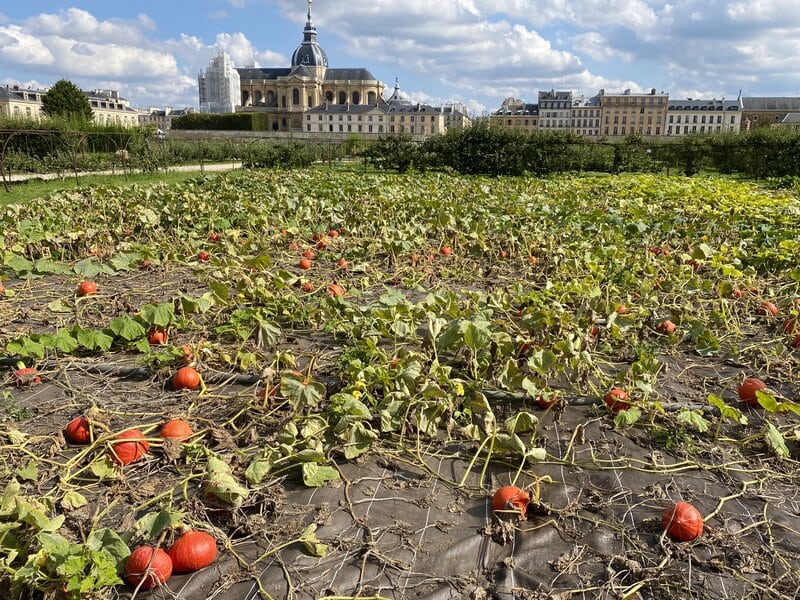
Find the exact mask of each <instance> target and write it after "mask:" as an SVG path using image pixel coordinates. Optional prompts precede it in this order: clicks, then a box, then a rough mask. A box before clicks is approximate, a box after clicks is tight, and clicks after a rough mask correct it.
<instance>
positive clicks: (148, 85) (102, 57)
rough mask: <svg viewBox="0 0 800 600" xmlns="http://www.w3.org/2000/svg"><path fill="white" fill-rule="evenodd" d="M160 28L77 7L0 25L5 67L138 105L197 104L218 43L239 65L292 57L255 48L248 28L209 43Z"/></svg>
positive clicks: (142, 18) (0, 60)
mask: <svg viewBox="0 0 800 600" xmlns="http://www.w3.org/2000/svg"><path fill="white" fill-rule="evenodd" d="M156 31H157V28H156V25H155V23H154V21H153V19H151V18H150V17H149V16H148V15H146V14H139V15H137V16H136V17H135V18H134V19H130V20H127V21H126V20H121V19H109V20H100V19H98V18H97V17H95V16H94V15H92V14H91V13H90V12H88V11H86V10H83V9H78V8H69V9H65V10H62V11H59V12H55V13H41V14H38V15H35V16H32V17H29V18H27V19H25V20H23V21H21V22H20V23H19V24H9V25H0V70H6V71H9V70H12V69H13V68H19V67H20V66H22V67H23V68H24V69H25V70H27V71H29V72H36V73H37V75H38V76H40V77H43V78H44V77H46V76H50V77H51V78H52V80H53V81H55V80H56V79H60V78H62V77H67V78H70V79H72V80H73V81H75V82H76V83H78V84H79V85H82V86H83V87H87V88H109V89H118V90H119V91H120V92H121V93H122V94H123V95H125V96H126V97H129V98H131V99H133V100H134V102H135V103H136V104H139V103H141V104H163V103H169V104H173V105H196V104H197V73H198V72H199V71H200V70H201V69H204V68H205V67H206V66H207V65H208V61H209V59H210V58H211V56H212V55H213V54H214V53H215V52H216V51H217V50H218V49H219V48H224V49H226V50H228V51H229V52H230V53H231V54H232V56H233V58H234V60H235V62H236V63H237V64H238V65H243V64H244V63H245V62H246V61H251V60H256V61H258V62H260V63H263V64H281V65H285V64H286V63H287V62H288V59H287V58H286V57H285V56H283V55H282V54H280V53H276V52H271V51H269V50H260V49H257V48H256V47H255V46H254V45H253V44H252V43H251V42H250V41H249V40H248V39H247V37H246V36H245V35H244V34H243V33H223V34H219V35H218V36H217V38H216V39H215V40H213V41H212V42H211V43H207V42H206V41H204V40H202V39H200V38H198V37H196V36H192V35H187V34H182V35H180V36H179V37H178V38H176V39H167V40H159V39H156V38H155V37H154V32H156ZM51 83H52V82H51Z"/></svg>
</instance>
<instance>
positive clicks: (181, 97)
mask: <svg viewBox="0 0 800 600" xmlns="http://www.w3.org/2000/svg"><path fill="white" fill-rule="evenodd" d="M306 7H307V4H306V1H305V0H218V1H216V2H212V1H210V0H194V1H192V2H183V1H180V0H174V1H172V2H155V1H153V0H137V1H136V2H108V1H105V2H97V1H94V2H88V1H75V2H72V3H67V4H65V3H63V2H51V1H47V0H45V1H35V2H22V1H20V0H0V82H2V83H4V84H23V85H31V86H34V87H44V86H48V85H51V84H52V83H53V82H55V81H56V80H57V79H60V78H62V77H63V78H68V79H71V80H72V81H74V82H75V83H76V84H78V85H80V86H81V87H83V88H85V89H92V88H112V89H118V90H120V92H122V94H123V95H124V96H125V97H127V98H129V99H130V100H131V101H132V103H133V105H134V106H150V105H156V106H164V105H170V106H176V107H181V106H192V105H196V104H197V102H198V99H197V87H196V85H197V84H196V77H197V72H198V71H199V70H200V69H201V68H204V67H205V66H206V64H207V63H208V60H209V58H210V57H211V56H212V54H213V53H214V52H215V50H216V49H217V48H220V47H221V48H224V49H226V50H227V51H228V52H229V53H230V54H231V55H232V56H233V58H234V60H235V61H236V63H237V65H243V63H244V61H247V60H256V61H258V63H259V64H260V65H261V66H288V64H289V60H290V57H291V54H292V52H293V50H294V48H295V47H296V46H297V44H298V43H299V42H300V40H301V38H302V29H303V24H304V22H305V13H306ZM798 8H799V7H798V0H702V1H701V0H670V1H669V2H667V1H665V0H439V1H438V2H437V1H432V0H403V1H398V0H348V1H347V2H343V1H342V0H337V1H334V0H316V1H315V2H314V3H313V15H314V22H315V24H316V25H317V29H318V33H319V41H320V43H321V45H322V47H323V48H324V49H325V51H326V53H327V54H328V58H329V62H330V65H331V66H333V67H367V68H369V69H370V71H372V73H373V74H374V75H375V76H376V77H377V78H378V79H380V80H382V81H384V82H385V83H386V84H387V95H388V94H389V93H391V88H392V87H393V85H394V80H395V77H398V78H399V79H400V85H401V87H402V89H403V91H404V92H405V93H406V94H407V95H409V96H410V97H411V98H412V99H414V100H420V101H427V102H431V103H440V102H451V101H456V102H462V103H464V104H466V105H467V106H468V107H469V108H470V110H471V112H473V113H480V112H482V111H483V110H493V109H495V108H497V107H498V106H499V105H500V103H501V102H502V101H503V99H504V98H506V97H507V96H514V97H517V98H520V99H523V100H526V101H536V97H537V93H538V91H539V90H542V89H544V90H549V89H553V88H555V89H561V90H572V91H574V92H575V93H577V94H581V93H582V94H586V95H593V94H595V93H597V91H598V90H599V89H600V88H605V89H606V90H607V91H620V90H623V89H626V88H630V89H631V90H633V91H644V90H648V89H650V88H651V87H654V88H657V89H658V90H664V91H667V92H669V94H670V96H671V97H673V98H685V97H687V96H688V97H693V98H712V97H713V98H721V97H727V98H732V97H735V96H736V95H737V93H738V92H739V90H742V92H743V94H744V95H753V96H756V95H762V96H764V95H776V96H800V69H798V68H797V57H798V56H800V10H798Z"/></svg>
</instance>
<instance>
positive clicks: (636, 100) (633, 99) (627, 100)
mask: <svg viewBox="0 0 800 600" xmlns="http://www.w3.org/2000/svg"><path fill="white" fill-rule="evenodd" d="M605 100H606V101H607V102H608V104H613V105H615V106H620V105H631V104H635V105H639V104H647V105H648V106H661V105H663V104H666V100H667V99H666V98H663V97H659V98H656V97H654V96H647V97H642V96H638V97H637V96H625V97H624V98H623V97H620V96H617V97H614V98H608V97H606V98H605ZM623 100H624V102H623Z"/></svg>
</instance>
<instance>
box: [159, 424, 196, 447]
mask: <svg viewBox="0 0 800 600" xmlns="http://www.w3.org/2000/svg"><path fill="white" fill-rule="evenodd" d="M158 433H159V434H160V435H161V437H162V438H170V439H173V440H178V441H179V442H182V441H184V440H186V439H188V438H190V437H192V435H194V431H192V427H191V426H190V425H189V424H188V423H187V422H186V421H184V420H183V419H172V420H171V421H167V422H166V423H164V424H163V425H162V426H161V429H160V430H159V432H158Z"/></svg>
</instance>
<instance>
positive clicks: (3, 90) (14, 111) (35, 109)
mask: <svg viewBox="0 0 800 600" xmlns="http://www.w3.org/2000/svg"><path fill="white" fill-rule="evenodd" d="M46 93H47V91H45V90H26V89H20V87H19V86H18V85H15V86H9V85H6V86H4V87H0V115H3V116H4V117H9V118H12V119H34V120H37V121H38V120H39V119H40V118H41V117H42V96H44V95H45V94H46Z"/></svg>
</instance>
